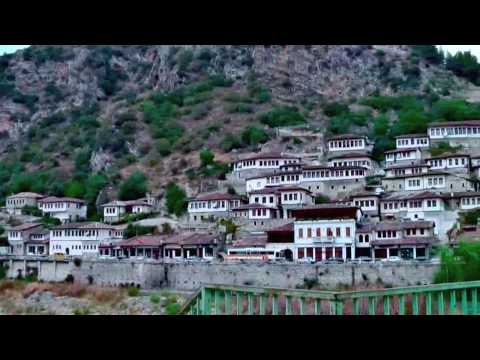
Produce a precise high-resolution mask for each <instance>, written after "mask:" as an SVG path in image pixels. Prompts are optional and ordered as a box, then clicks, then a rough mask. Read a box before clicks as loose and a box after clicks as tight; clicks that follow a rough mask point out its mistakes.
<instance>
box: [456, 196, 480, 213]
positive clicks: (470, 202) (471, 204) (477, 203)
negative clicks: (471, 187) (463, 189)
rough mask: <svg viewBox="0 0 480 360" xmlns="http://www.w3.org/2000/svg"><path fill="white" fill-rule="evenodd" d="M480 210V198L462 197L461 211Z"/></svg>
mask: <svg viewBox="0 0 480 360" xmlns="http://www.w3.org/2000/svg"><path fill="white" fill-rule="evenodd" d="M478 208H480V196H478V195H477V196H462V197H461V198H460V209H461V210H472V209H478Z"/></svg>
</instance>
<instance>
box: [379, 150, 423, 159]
mask: <svg viewBox="0 0 480 360" xmlns="http://www.w3.org/2000/svg"><path fill="white" fill-rule="evenodd" d="M415 153H416V152H415V150H410V151H400V152H395V153H389V154H387V156H386V159H387V160H392V159H396V160H402V159H414V158H415V157H416V156H415Z"/></svg>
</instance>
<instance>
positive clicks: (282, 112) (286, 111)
mask: <svg viewBox="0 0 480 360" xmlns="http://www.w3.org/2000/svg"><path fill="white" fill-rule="evenodd" d="M258 120H259V121H260V122H261V123H262V124H265V125H268V126H270V127H272V128H273V127H280V126H293V125H299V124H304V123H305V122H306V120H305V118H304V117H303V115H302V114H300V113H299V112H298V108H296V107H288V106H282V107H275V108H273V109H272V110H270V111H268V112H266V113H263V114H261V115H260V116H259V117H258Z"/></svg>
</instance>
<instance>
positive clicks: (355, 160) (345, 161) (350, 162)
mask: <svg viewBox="0 0 480 360" xmlns="http://www.w3.org/2000/svg"><path fill="white" fill-rule="evenodd" d="M328 166H331V167H348V166H350V167H352V166H356V167H360V166H362V167H365V168H367V169H371V168H372V167H373V164H372V159H371V158H370V157H368V156H365V157H344V158H341V159H331V160H329V161H328Z"/></svg>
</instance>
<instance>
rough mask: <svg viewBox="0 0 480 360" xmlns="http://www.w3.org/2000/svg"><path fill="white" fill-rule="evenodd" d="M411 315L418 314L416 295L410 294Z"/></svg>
mask: <svg viewBox="0 0 480 360" xmlns="http://www.w3.org/2000/svg"><path fill="white" fill-rule="evenodd" d="M412 313H413V315H418V314H419V309H418V294H417V293H414V294H412Z"/></svg>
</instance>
